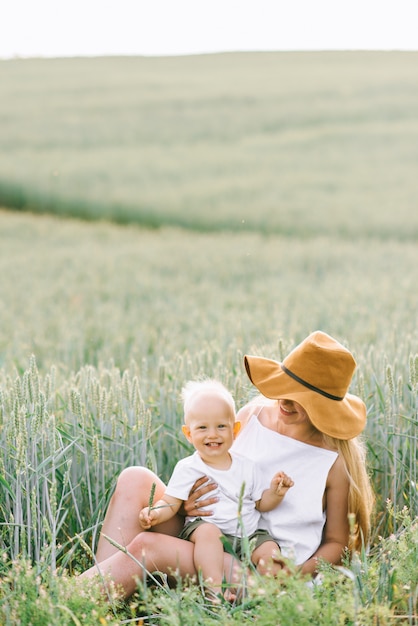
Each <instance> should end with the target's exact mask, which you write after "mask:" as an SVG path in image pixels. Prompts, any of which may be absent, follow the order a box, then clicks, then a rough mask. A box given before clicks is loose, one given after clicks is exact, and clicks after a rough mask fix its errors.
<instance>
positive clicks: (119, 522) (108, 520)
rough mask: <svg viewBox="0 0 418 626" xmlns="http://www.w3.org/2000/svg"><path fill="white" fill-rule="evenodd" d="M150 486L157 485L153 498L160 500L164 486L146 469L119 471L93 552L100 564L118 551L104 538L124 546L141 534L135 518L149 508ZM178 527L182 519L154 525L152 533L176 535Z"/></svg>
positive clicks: (137, 467)
mask: <svg viewBox="0 0 418 626" xmlns="http://www.w3.org/2000/svg"><path fill="white" fill-rule="evenodd" d="M153 483H155V485H156V488H155V496H154V499H155V500H159V499H160V498H161V497H162V495H163V493H164V490H165V485H164V483H163V482H162V481H161V480H160V479H159V478H158V476H156V475H155V474H154V473H153V472H151V471H150V470H149V469H147V468H146V467H141V466H133V467H128V468H127V469H125V470H123V471H122V472H121V474H120V475H119V478H118V481H117V483H116V488H115V492H114V494H113V496H112V498H111V500H110V503H109V508H108V510H107V512H106V516H105V519H104V522H103V527H102V531H101V535H100V538H99V542H98V545H97V551H96V561H97V562H99V563H100V562H102V561H104V560H106V559H107V558H108V557H110V556H111V555H112V554H115V552H118V548H117V547H115V546H113V545H112V544H111V543H110V542H109V541H107V539H106V538H105V536H107V537H110V538H111V539H113V540H114V541H115V542H117V543H118V544H120V545H122V546H124V547H127V546H128V545H129V544H130V543H131V541H132V540H133V539H134V538H135V537H136V536H137V535H138V534H139V533H141V532H143V529H142V528H141V526H140V524H139V519H138V515H139V511H140V510H141V509H142V508H143V507H144V506H147V505H148V502H149V497H150V494H151V489H152V485H153ZM181 526H182V520H180V519H178V518H173V519H172V520H170V521H169V522H166V523H165V524H161V525H160V526H156V527H155V531H156V532H163V533H166V534H169V535H178V533H179V532H180V529H181Z"/></svg>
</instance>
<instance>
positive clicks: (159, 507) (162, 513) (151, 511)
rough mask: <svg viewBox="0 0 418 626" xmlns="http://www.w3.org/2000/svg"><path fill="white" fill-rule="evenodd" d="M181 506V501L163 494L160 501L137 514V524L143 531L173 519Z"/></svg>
mask: <svg viewBox="0 0 418 626" xmlns="http://www.w3.org/2000/svg"><path fill="white" fill-rule="evenodd" d="M182 504H183V500H179V499H178V498H173V497H172V496H168V495H166V494H164V497H163V498H162V499H161V500H158V501H157V502H155V503H154V504H153V505H152V506H151V507H149V506H146V507H144V508H143V509H142V510H141V511H140V512H139V523H140V524H141V526H142V528H143V529H144V530H147V529H148V528H151V526H155V525H156V524H161V523H162V522H166V521H167V520H169V519H171V518H172V517H174V515H175V514H176V513H177V511H178V510H179V508H180V506H181V505H182Z"/></svg>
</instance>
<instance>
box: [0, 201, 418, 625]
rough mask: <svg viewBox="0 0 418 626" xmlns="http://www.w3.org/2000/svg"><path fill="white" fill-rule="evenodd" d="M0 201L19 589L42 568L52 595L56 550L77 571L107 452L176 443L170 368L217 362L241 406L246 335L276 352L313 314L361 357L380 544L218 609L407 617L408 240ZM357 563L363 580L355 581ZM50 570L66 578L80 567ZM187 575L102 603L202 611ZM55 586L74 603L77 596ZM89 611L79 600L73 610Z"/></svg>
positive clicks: (13, 595) (0, 415)
mask: <svg viewBox="0 0 418 626" xmlns="http://www.w3.org/2000/svg"><path fill="white" fill-rule="evenodd" d="M0 216H1V221H2V229H1V233H0V240H1V241H0V249H1V255H0V259H1V263H2V268H1V272H2V277H3V283H2V285H3V289H2V308H1V320H2V323H1V328H2V342H1V358H2V367H1V369H0V469H1V471H0V476H1V481H2V495H1V498H0V516H1V518H2V521H1V523H2V526H1V531H0V542H1V548H2V551H3V555H4V565H3V570H4V572H5V574H4V578H5V580H6V582H7V581H11V580H14V575H12V574H11V572H12V571H17V572H19V585H21V587H19V586H16V590H18V589H21V588H22V587H25V586H29V585H31V584H32V583H31V582H30V581H31V580H32V577H35V578H36V577H39V576H41V577H43V578H42V580H43V582H42V584H41V583H39V584H38V586H37V587H36V589H37V592H36V594H35V595H36V597H37V598H38V596H39V598H41V597H42V598H45V596H47V597H48V598H52V600H50V602H51V603H52V604H53V606H55V607H56V604H57V603H62V601H61V600H59V601H58V600H56V596H54V594H53V593H52V595H51V593H50V589H51V588H52V589H55V588H56V584H57V583H56V581H55V582H54V580H55V579H54V578H53V577H52V578H51V576H52V574H51V572H52V571H54V570H55V567H58V568H59V571H62V570H63V569H64V570H67V571H69V572H70V573H76V572H77V571H80V570H81V569H83V568H84V567H86V566H87V565H88V564H89V563H90V550H91V548H92V547H93V546H94V544H95V542H96V540H97V536H98V533H99V532H100V523H101V521H102V519H103V515H104V511H105V509H106V506H107V503H108V499H109V497H110V494H111V491H112V488H113V485H114V481H115V480H116V477H117V475H118V474H119V472H120V470H121V469H123V467H126V466H127V465H129V464H133V463H144V464H146V465H148V466H149V467H151V468H153V469H155V470H156V471H158V473H159V474H160V475H161V476H162V477H163V478H164V479H167V478H168V475H169V473H170V472H171V469H172V466H173V464H174V462H175V461H176V459H177V458H179V457H180V456H183V455H184V454H185V452H186V448H185V442H184V441H183V439H182V437H181V434H180V420H181V408H180V405H179V391H180V388H181V386H182V384H183V383H184V382H185V381H186V380H188V379H189V378H194V377H196V376H198V375H200V374H202V373H204V374H207V375H210V376H216V377H218V378H220V379H221V380H223V382H225V384H227V386H228V387H229V388H230V389H231V391H233V393H234V395H235V398H236V401H237V405H238V406H241V405H242V404H244V402H245V401H246V400H247V399H248V398H249V397H250V395H251V393H252V391H251V386H250V384H249V381H248V380H247V379H246V377H245V376H244V372H243V369H242V355H243V353H244V352H253V353H258V354H265V355H266V356H272V357H275V358H280V357H281V356H282V355H283V353H286V352H287V351H288V349H289V348H290V347H291V346H292V345H294V343H296V342H297V341H298V340H299V339H301V338H302V337H303V336H305V335H306V334H307V333H308V332H309V331H310V330H312V329H314V328H317V327H319V328H323V329H324V328H325V329H326V330H327V331H328V332H331V334H334V335H336V336H338V337H339V338H340V339H341V340H342V341H344V342H345V341H347V342H348V343H349V345H350V347H351V348H352V349H353V350H354V352H355V354H356V358H357V361H358V365H359V367H358V373H357V375H356V377H355V380H354V384H353V391H354V392H357V393H359V394H360V395H361V396H362V397H363V398H364V399H365V401H366V403H367V406H368V412H369V418H368V426H367V429H366V433H365V436H366V440H367V445H368V451H369V467H370V471H371V475H372V480H373V484H374V487H375V490H376V493H377V517H376V520H375V524H374V533H373V551H372V553H371V554H370V555H367V556H366V555H360V556H359V558H360V559H363V565H362V566H361V567H360V569H359V571H358V572H357V570H356V569H355V567H354V566H353V565H352V564H351V563H349V564H348V566H347V571H348V572H351V574H347V573H344V572H339V571H331V572H328V574H327V581H328V582H327V584H326V587H325V588H324V589H322V588H321V591H320V592H319V591H318V592H317V591H315V595H314V597H312V596H311V595H308V592H307V591H306V590H305V583H304V582H303V581H300V580H299V581H298V580H295V582H294V583H293V582H292V583H289V585H290V586H291V591H289V594H288V596H287V597H288V598H290V599H288V600H286V603H285V604H283V602H285V600H284V599H283V598H282V599H280V598H281V596H280V594H279V595H277V594H276V593H275V594H273V595H272V596H271V598H270V596H268V598H269V600H268V601H266V600H265V598H262V599H261V600H260V598H259V597H257V598H255V599H254V598H251V602H250V604H249V605H248V606H247V605H245V607H243V608H242V609H237V611H236V612H232V613H231V614H229V613H228V611H227V612H226V613H228V617H225V615H226V614H225V615H224V614H223V617H222V619H225V620H227V619H228V620H230V623H233V622H234V620H238V619H239V620H240V621H245V620H247V619H248V620H249V621H251V619H253V618H254V615H257V619H259V620H262V619H264V620H266V621H265V623H266V624H267V623H269V621H268V620H271V619H272V615H274V614H277V611H281V612H284V614H285V615H286V616H287V617H286V618H284V619H288V620H290V621H289V622H288V623H293V622H292V621H291V620H295V619H296V617H295V615H296V614H297V610H298V609H297V607H298V606H299V605H300V606H303V607H305V610H306V611H307V615H309V616H311V619H312V620H314V621H315V620H316V619H319V618H318V615H322V614H324V615H327V616H328V617H326V618H325V617H323V618H321V619H323V620H325V619H327V620H328V622H327V621H322V622H319V623H324V624H326V623H329V624H333V623H335V622H334V621H333V620H335V611H334V609H332V610H331V609H330V608H328V609H325V605H326V602H330V598H333V602H335V603H339V604H338V606H339V609H338V610H340V611H343V613H344V612H345V613H344V614H345V615H346V620H347V623H353V624H354V623H355V620H356V619H357V621H358V620H360V623H362V624H363V623H364V624H368V623H370V624H374V623H376V622H375V621H373V620H376V619H379V620H381V621H380V622H379V623H388V624H389V623H394V622H393V620H394V619H395V615H396V614H399V615H401V614H402V615H403V616H406V617H405V619H407V620H409V622H408V621H407V623H412V624H413V623H414V619H416V618H415V617H414V615H416V608H415V604H414V602H416V595H414V594H416V588H417V581H416V577H415V574H414V570H413V568H411V565H410V561H411V558H412V557H411V554H412V555H413V554H415V552H414V550H415V547H414V546H415V545H416V525H414V524H413V522H412V521H411V523H410V524H409V526H408V523H407V522H405V519H403V518H402V517H400V514H401V512H402V511H403V510H404V507H406V511H408V515H410V518H411V520H414V519H415V518H416V516H417V512H418V510H417V489H416V455H417V448H416V445H417V434H416V428H417V421H418V420H417V379H418V376H417V372H418V357H417V353H416V345H417V337H416V332H417V331H416V327H415V323H414V317H413V316H411V314H410V311H411V310H415V309H416V304H417V303H416V298H417V295H416V290H414V289H413V288H412V287H413V284H414V283H415V279H416V265H415V264H414V258H415V246H414V245H413V244H408V243H406V242H403V243H401V242H399V241H397V240H396V239H395V240H394V241H391V242H381V241H378V240H375V241H373V245H370V244H371V242H370V240H367V239H364V246H363V249H362V250H361V253H359V252H358V242H348V241H335V240H333V239H332V238H331V239H329V238H326V237H320V238H317V239H316V238H311V239H309V240H307V241H301V240H299V239H292V238H284V237H280V236H270V237H265V236H262V235H259V234H249V233H247V234H245V233H241V234H239V235H233V234H229V235H227V234H225V233H224V234H222V233H221V234H218V235H215V234H196V233H195V234H192V233H190V232H187V231H186V232H184V231H179V230H170V229H162V230H159V231H145V230H142V229H139V228H137V227H121V226H114V225H110V224H105V223H98V224H86V223H84V222H77V221H73V220H68V221H67V220H64V221H63V220H60V219H56V218H54V217H47V216H44V217H40V216H32V215H23V214H19V213H17V214H13V213H10V212H4V213H2V214H0ZM174 259H175V263H174V262H173V260H174ZM191 259H192V260H193V262H190V260H191ZM393 259H396V264H395V263H393ZM364 267H367V272H365V271H364ZM341 277H344V280H342V279H341ZM371 277H372V278H371ZM31 354H32V355H33V356H31ZM162 425H164V427H162ZM387 500H389V501H390V502H391V503H392V504H391V508H389V509H388V508H387V504H386V502H387ZM405 528H409V530H405ZM391 536H394V537H398V538H400V537H401V536H402V537H403V542H401V541H400V540H399V541H397V542H396V543H394V542H393V540H391V539H390V537H391ZM381 538H383V539H381ZM89 546H90V547H89ZM394 550H395V552H394ZM382 555H383V557H382ZM388 559H389V560H388ZM25 563H32V564H33V565H32V568H31V569H29V570H28V569H27V565H25ZM353 568H354V569H353ZM394 571H396V572H397V575H398V576H399V577H400V580H401V581H402V585H401V588H402V589H403V587H405V586H406V587H408V585H409V587H408V589H409V590H408V589H406V591H405V589H404V591H405V594H403V592H402V593H401V596H402V597H405V598H406V604H405V602H404V603H403V604H402V602H401V600H400V599H399V598H400V596H399V593H400V592H399V589H400V587H399V585H400V583H398V582H395V578H394V576H395V575H394V574H393V572H394ZM20 572H21V573H20ZM401 572H402V573H401ZM10 576H12V578H10ZM350 576H352V577H354V578H353V579H351V578H350ZM383 580H384V581H385V585H386V586H385V589H386V591H382V590H381V588H382V584H383V583H382V581H383ZM356 581H357V582H356ZM360 583H361V589H362V590H364V588H366V591H362V594H363V595H361V596H358V593H360V591H356V589H357V587H356V585H357V586H358V585H359V584H360ZM62 584H63V586H64V588H63V589H62V594H63V596H62V597H66V598H68V597H69V595H71V593H74V587H71V585H72V584H73V583H72V582H68V583H67V582H66V581H65V580H64V581H63V582H62ZM67 584H68V587H67ZM54 585H55V587H54ZM293 585H294V586H293ZM267 591H268V586H267ZM196 593H197V592H196V590H194V589H193V588H191V589H188V588H186V589H183V587H179V588H178V589H177V590H174V591H173V590H170V589H169V588H168V587H166V586H164V585H163V588H160V587H158V588H157V589H156V590H155V591H150V595H148V596H146V599H145V600H146V601H145V600H144V598H143V593H141V594H140V595H139V596H135V597H134V598H132V600H131V603H128V604H126V605H124V606H123V607H120V606H119V605H117V603H116V604H113V603H111V607H113V608H111V612H110V614H109V616H106V619H110V620H112V619H115V620H116V623H118V622H117V620H119V623H122V621H123V620H128V619H133V617H132V612H133V614H135V612H136V615H137V616H138V615H141V614H146V615H151V614H154V613H155V612H156V613H155V614H156V615H158V617H154V618H152V619H151V618H150V619H149V620H148V621H149V623H161V624H163V623H165V621H164V620H167V623H168V621H169V620H170V619H174V617H173V615H174V616H175V615H177V612H178V607H179V606H182V608H184V611H185V614H183V612H182V613H181V616H180V617H179V616H177V617H176V618H175V619H180V621H181V620H183V621H182V623H184V624H187V623H188V620H189V621H190V623H191V621H192V620H193V619H194V620H195V621H194V622H193V623H196V619H197V620H200V621H202V622H203V623H205V624H206V623H210V620H211V619H215V617H214V616H212V617H211V613H210V611H209V612H208V607H206V606H202V604H201V603H199V602H197V603H196ZM257 593H258V592H257ZM260 593H261V591H260ZM316 593H320V594H322V595H321V596H320V599H318V597H316ZM324 594H325V596H324ZM326 594H328V595H329V597H328V596H326ZM390 594H392V595H390ZM402 594H403V595H402ZM21 595H22V594H21V592H20V591H19V592H17V591H16V592H15V590H14V587H13V583H11V582H10V584H9V582H7V584H6V585H5V586H4V588H3V595H0V610H2V611H3V616H4V619H5V620H6V623H7V624H11V623H13V618H12V617H10V616H12V615H15V614H16V613H13V611H18V610H19V609H18V608H16V607H19V602H20V601H21V600H20V598H21ZM256 595H257V594H256ZM32 597H33V596H31V598H32ZM94 597H95V596H94ZM325 598H327V599H326V602H325ZM390 598H392V599H390ZM393 598H396V601H395V600H394V599H393ZM253 600H254V601H253ZM40 601H41V600H40V599H39V602H40ZM28 602H29V600H28ZM30 602H32V600H30ZM33 602H35V599H33ZM86 602H87V601H86ZM144 602H145V604H144ZM356 602H357V604H356ZM45 603H46V605H47V606H48V607H49V608H48V609H46V608H45V610H48V611H49V610H50V611H52V613H51V615H53V617H50V618H49V619H50V623H51V624H53V623H54V621H53V620H55V621H56V623H62V622H59V620H60V619H61V620H62V619H63V611H61V610H58V609H56V610H55V609H54V610H55V613H53V607H52V608H51V606H50V603H49V602H48V601H47V600H45ZM54 603H55V604H54ZM97 603H98V608H97V609H95V610H97V611H99V612H100V611H102V610H103V607H102V605H101V601H100V600H97ZM64 605H65V606H66V607H67V608H69V610H70V611H72V609H71V606H72V605H71V603H70V602H65V603H64ZM340 605H341V606H340ZM332 606H333V607H334V608H335V604H333V605H332ZM132 607H136V608H132ZM193 607H194V608H193ZM308 607H310V608H309V610H308ZM108 608H109V607H108ZM295 611H296V613H295ZM84 612H85V607H82V606H80V607H79V612H78V613H77V615H76V618H77V619H80V617H79V615H80V614H84ZM356 612H357V613H356ZM64 613H65V611H64ZM90 613H91V611H90ZM90 613H89V614H90ZM67 614H68V613H67ZM57 615H59V616H60V617H58V616H57ZM91 615H93V614H92V613H91ZM94 615H96V614H94ZM100 615H101V613H100ZM356 615H357V617H356ZM129 616H130V617H129ZM170 616H171V617H170ZM359 616H361V617H359ZM376 616H378V617H376ZM408 616H409V617H408ZM68 619H69V623H71V619H72V617H71V615H69V614H68ZM89 619H90V618H89ZM91 619H93V617H91ZM103 619H105V618H103ZM402 619H403V618H402ZM7 620H8V621H7ZM153 620H154V622H153ZM350 620H351V621H350ZM382 620H386V622H385V621H382ZM23 623H24V622H23ZM82 623H85V624H88V621H86V620H85V621H82ZM94 623H97V619H96V621H95V622H94ZM110 623H112V622H110ZM225 623H228V622H227V621H225Z"/></svg>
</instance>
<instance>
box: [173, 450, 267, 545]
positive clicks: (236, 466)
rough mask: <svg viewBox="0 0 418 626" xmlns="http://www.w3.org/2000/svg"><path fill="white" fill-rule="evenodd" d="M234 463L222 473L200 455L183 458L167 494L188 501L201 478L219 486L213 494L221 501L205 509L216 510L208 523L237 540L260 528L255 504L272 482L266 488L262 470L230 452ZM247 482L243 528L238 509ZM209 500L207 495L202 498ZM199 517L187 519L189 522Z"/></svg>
mask: <svg viewBox="0 0 418 626" xmlns="http://www.w3.org/2000/svg"><path fill="white" fill-rule="evenodd" d="M231 458H232V463H231V466H230V467H229V468H228V469H227V470H219V469H215V468H213V467H211V466H210V465H206V463H204V462H203V461H202V459H201V458H200V456H199V454H198V452H194V454H192V455H191V456H188V457H186V458H184V459H181V460H180V461H179V462H178V463H177V465H176V466H175V468H174V471H173V474H172V476H171V478H170V480H169V482H168V485H167V488H166V491H165V492H166V494H167V495H170V496H172V497H173V498H178V499H179V500H187V498H188V497H189V493H190V489H191V488H192V486H193V485H194V483H195V482H196V480H197V479H198V478H201V477H202V476H209V477H210V478H212V479H213V480H214V481H215V482H216V483H217V485H218V487H217V489H216V490H215V491H213V492H211V493H210V495H211V496H212V495H215V496H217V497H218V498H219V501H218V502H216V503H215V504H212V505H209V506H207V507H205V509H207V510H211V511H213V515H211V516H210V517H205V518H204V519H205V521H207V522H210V523H212V524H216V526H218V528H219V529H220V530H221V531H222V532H223V533H225V534H228V535H233V536H236V537H241V536H249V535H251V534H252V533H254V532H255V531H256V530H257V528H258V527H259V521H260V513H259V512H258V511H257V509H256V508H255V503H256V501H257V500H259V499H260V498H261V494H262V493H263V491H264V489H266V488H267V487H269V486H270V481H271V478H272V476H273V475H272V476H271V477H270V479H269V480H268V483H267V485H266V480H265V477H263V476H262V475H261V471H260V469H259V468H258V467H257V466H256V465H255V463H253V462H252V461H250V460H249V459H247V458H245V457H243V456H242V455H240V454H238V453H237V452H231ZM243 483H245V487H244V494H243V497H242V507H241V520H242V524H243V528H244V529H245V530H244V531H242V527H241V525H240V524H238V510H239V507H240V494H241V490H242V486H243ZM203 497H208V496H203ZM194 519H196V517H186V522H190V521H193V520H194Z"/></svg>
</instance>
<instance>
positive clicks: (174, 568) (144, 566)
mask: <svg viewBox="0 0 418 626" xmlns="http://www.w3.org/2000/svg"><path fill="white" fill-rule="evenodd" d="M126 550H127V554H126V553H125V552H122V551H121V550H117V551H116V552H114V553H113V554H111V555H110V556H108V557H107V558H106V559H105V560H103V561H101V562H100V563H97V565H95V566H93V567H91V568H90V569H88V570H86V571H85V572H83V573H82V574H81V576H80V578H93V577H96V576H97V575H100V576H103V577H106V578H109V579H110V580H111V581H112V582H113V583H114V584H115V585H116V586H117V587H122V588H123V595H124V596H125V597H129V596H130V595H132V593H133V592H134V591H135V589H136V586H137V583H136V580H137V579H139V580H141V579H145V578H146V576H147V573H152V572H155V571H160V572H163V573H165V574H167V575H168V576H170V575H173V576H180V577H181V578H185V577H187V576H194V575H196V570H195V567H194V562H193V544H192V543H190V541H185V540H183V539H178V538H177V537H171V536H170V535H163V534H160V533H150V532H142V533H139V534H138V535H137V536H136V537H135V538H134V539H133V540H132V541H131V542H130V543H129V544H128V545H127V546H126Z"/></svg>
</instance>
